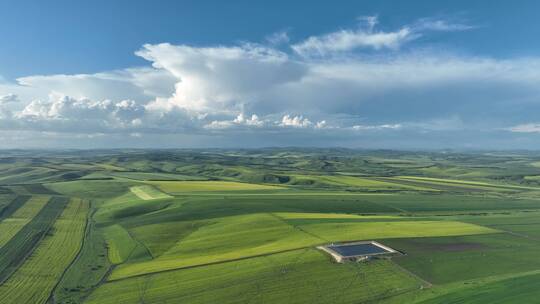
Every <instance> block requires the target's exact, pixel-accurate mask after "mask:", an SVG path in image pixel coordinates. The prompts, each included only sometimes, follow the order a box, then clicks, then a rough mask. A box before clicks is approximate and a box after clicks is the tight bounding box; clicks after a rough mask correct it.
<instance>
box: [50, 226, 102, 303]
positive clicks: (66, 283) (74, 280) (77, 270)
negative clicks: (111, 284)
mask: <svg viewBox="0 0 540 304" xmlns="http://www.w3.org/2000/svg"><path fill="white" fill-rule="evenodd" d="M110 267H111V264H110V263H109V259H108V258H107V244H106V242H105V239H104V238H103V234H102V232H101V230H99V229H96V228H95V224H94V222H93V221H92V219H91V218H90V219H89V220H88V224H87V227H86V234H85V236H84V240H83V245H82V248H81V251H80V253H79V255H78V256H77V258H76V259H75V260H74V261H73V263H72V264H71V265H70V266H69V268H68V269H67V270H66V272H65V274H64V275H63V276H62V279H61V280H60V282H59V283H58V285H57V286H56V288H55V289H54V293H53V297H52V298H51V302H52V303H65V304H73V303H82V302H83V301H84V299H85V298H86V297H87V296H88V294H89V293H90V292H91V291H92V290H94V289H95V288H96V287H97V286H98V285H100V284H101V281H102V280H103V278H104V277H105V276H106V274H107V272H108V271H109V269H110Z"/></svg>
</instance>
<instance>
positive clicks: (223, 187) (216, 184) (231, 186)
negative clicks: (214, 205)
mask: <svg viewBox="0 0 540 304" xmlns="http://www.w3.org/2000/svg"><path fill="white" fill-rule="evenodd" d="M147 183H148V184H150V185H154V186H156V187H158V188H159V189H161V190H162V191H164V192H167V193H185V192H200V191H246V190H248V191H255V190H277V189H282V187H279V186H269V185H256V184H248V183H238V182H225V181H148V182H147Z"/></svg>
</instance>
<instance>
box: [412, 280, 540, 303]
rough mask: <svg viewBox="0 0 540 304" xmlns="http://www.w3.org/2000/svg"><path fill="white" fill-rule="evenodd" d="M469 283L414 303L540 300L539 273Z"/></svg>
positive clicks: (536, 301)
mask: <svg viewBox="0 0 540 304" xmlns="http://www.w3.org/2000/svg"><path fill="white" fill-rule="evenodd" d="M470 285H471V286H468V287H467V288H456V290H454V291H450V292H448V293H446V294H443V295H440V296H437V297H434V298H431V299H428V300H424V301H419V302H416V303H418V304H438V303H470V304H484V303H490V304H504V303H538V302H540V300H539V297H540V273H534V274H527V275H522V276H516V277H512V278H507V279H503V280H496V281H493V282H489V283H484V284H470Z"/></svg>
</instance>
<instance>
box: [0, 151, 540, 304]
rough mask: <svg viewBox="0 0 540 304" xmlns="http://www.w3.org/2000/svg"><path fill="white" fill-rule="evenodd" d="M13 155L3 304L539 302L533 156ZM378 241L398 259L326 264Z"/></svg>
mask: <svg viewBox="0 0 540 304" xmlns="http://www.w3.org/2000/svg"><path fill="white" fill-rule="evenodd" d="M6 153H7V154H6V155H7V156H5V158H2V157H0V302H1V303H47V304H57V303H58V304H60V303H62V304H76V303H96V304H97V303H100V304H101V303H105V304H107V303H114V304H124V303H126V304H130V303H133V304H138V303H195V304H196V303H201V304H202V303H272V304H274V303H277V304H280V303H283V304H288V303H298V304H303V303H306V304H308V303H309V304H311V303H337V304H340V303H350V304H361V303H387V304H396V303H426V304H427V303H528V302H531V301H529V300H530V299H536V298H537V295H538V294H539V292H538V287H539V286H540V260H539V259H538V253H539V252H540V179H538V178H537V177H538V176H540V171H539V170H538V167H536V166H535V164H536V163H538V161H539V159H540V155H536V154H535V153H533V152H528V153H523V154H520V153H519V152H516V153H514V154H512V155H503V154H500V153H481V152H477V153H457V152H456V153H453V152H446V153H439V152H399V151H382V150H381V151H356V150H343V149H325V150H319V149H260V150H204V151H203V150H164V151H159V150H155V151H144V150H140V151H139V150H133V151H131V150H126V151H123V150H122V151H121V150H118V151H88V152H85V153H81V152H80V151H79V152H73V151H63V152H61V153H60V152H52V151H51V152H46V151H34V152H32V153H30V152H28V153H27V152H24V151H14V152H6ZM10 153H11V154H10ZM368 240H375V241H378V242H380V243H382V244H384V245H387V246H390V247H392V248H393V249H395V250H397V251H398V253H396V254H395V255H392V256H385V257H379V258H374V259H370V260H367V261H363V262H345V263H343V264H340V263H336V262H335V261H334V260H333V259H332V258H331V257H330V256H329V255H328V254H326V253H325V252H323V251H321V250H319V249H317V246H319V245H324V244H329V243H339V242H349V241H368Z"/></svg>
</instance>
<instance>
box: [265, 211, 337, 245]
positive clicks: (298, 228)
mask: <svg viewBox="0 0 540 304" xmlns="http://www.w3.org/2000/svg"><path fill="white" fill-rule="evenodd" d="M268 214H269V215H271V216H273V217H275V218H276V219H278V220H279V221H281V222H282V223H284V224H285V225H287V226H289V227H292V228H294V229H296V230H298V231H300V232H303V233H305V234H307V235H310V236H312V237H314V238H317V239H319V240H321V241H324V242H326V243H329V242H330V241H329V240H327V239H325V238H323V237H320V236H318V235H316V234H314V233H311V232H308V231H306V230H304V229H302V227H300V226H298V225H291V224H290V223H287V221H285V219H283V218H282V217H280V216H279V215H277V214H275V213H272V212H271V213H268ZM304 248H305V247H304Z"/></svg>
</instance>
